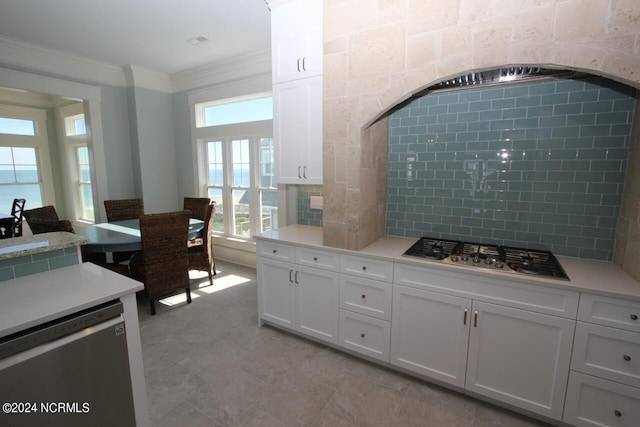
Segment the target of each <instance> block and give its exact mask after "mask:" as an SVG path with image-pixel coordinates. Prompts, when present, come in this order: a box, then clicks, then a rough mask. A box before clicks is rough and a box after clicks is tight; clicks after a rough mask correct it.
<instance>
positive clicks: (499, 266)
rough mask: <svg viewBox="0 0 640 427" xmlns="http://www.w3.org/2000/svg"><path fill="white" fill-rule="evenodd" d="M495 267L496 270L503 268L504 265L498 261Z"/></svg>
mask: <svg viewBox="0 0 640 427" xmlns="http://www.w3.org/2000/svg"><path fill="white" fill-rule="evenodd" d="M493 265H495V266H496V268H503V267H504V264H503V263H501V262H500V261H496V262H495V264H493Z"/></svg>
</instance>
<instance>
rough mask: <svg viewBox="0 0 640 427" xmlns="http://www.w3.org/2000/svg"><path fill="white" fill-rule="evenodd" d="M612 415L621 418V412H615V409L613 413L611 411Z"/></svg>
mask: <svg viewBox="0 0 640 427" xmlns="http://www.w3.org/2000/svg"><path fill="white" fill-rule="evenodd" d="M613 413H614V415H615V416H616V417H621V416H622V412H620V411H619V410H617V409H616V410H615V411H613Z"/></svg>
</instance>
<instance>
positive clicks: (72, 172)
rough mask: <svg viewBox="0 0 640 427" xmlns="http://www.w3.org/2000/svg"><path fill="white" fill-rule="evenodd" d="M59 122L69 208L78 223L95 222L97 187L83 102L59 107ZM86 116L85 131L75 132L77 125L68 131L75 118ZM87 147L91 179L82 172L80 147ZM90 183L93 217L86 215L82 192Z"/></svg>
mask: <svg viewBox="0 0 640 427" xmlns="http://www.w3.org/2000/svg"><path fill="white" fill-rule="evenodd" d="M58 114H59V123H60V124H61V131H60V132H59V135H61V138H62V140H63V141H64V143H63V144H62V145H63V147H62V149H63V151H64V158H65V159H66V165H65V169H66V177H67V178H66V184H65V188H66V189H67V193H68V194H69V197H68V203H69V205H68V208H71V210H72V212H73V221H74V223H77V224H94V223H95V221H96V219H95V218H96V212H95V187H94V185H93V182H92V181H91V179H92V177H93V172H92V166H93V165H92V164H91V149H90V147H89V139H88V137H89V135H88V134H87V132H86V117H85V114H84V105H83V103H82V102H74V103H72V104H69V105H66V106H63V107H59V108H58ZM81 116H82V117H83V118H85V133H83V134H78V133H76V132H75V125H74V130H73V132H68V128H67V126H69V125H72V124H73V123H72V122H73V119H77V118H79V117H81ZM81 147H82V148H86V149H87V154H88V157H89V176H90V180H89V181H83V180H82V173H81V171H80V161H79V158H78V149H79V148H81ZM87 184H88V185H89V186H90V187H91V196H92V200H91V206H92V208H93V218H88V217H85V216H84V213H85V209H84V207H83V203H82V201H83V198H84V197H83V194H82V186H83V185H87Z"/></svg>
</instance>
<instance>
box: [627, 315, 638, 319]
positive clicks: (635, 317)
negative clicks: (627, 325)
mask: <svg viewBox="0 0 640 427" xmlns="http://www.w3.org/2000/svg"><path fill="white" fill-rule="evenodd" d="M629 317H630V318H631V320H638V315H637V314H631V315H629Z"/></svg>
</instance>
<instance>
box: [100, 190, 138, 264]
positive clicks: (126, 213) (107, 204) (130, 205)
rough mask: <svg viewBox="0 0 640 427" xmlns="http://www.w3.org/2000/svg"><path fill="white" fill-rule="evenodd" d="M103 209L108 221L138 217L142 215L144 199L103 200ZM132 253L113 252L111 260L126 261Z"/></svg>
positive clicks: (116, 261)
mask: <svg viewBox="0 0 640 427" xmlns="http://www.w3.org/2000/svg"><path fill="white" fill-rule="evenodd" d="M104 209H105V211H106V212H107V221H108V222H113V221H124V220H126V219H138V218H140V217H141V216H142V215H144V199H120V200H105V201H104ZM134 253H135V252H114V253H113V262H114V263H115V264H119V263H121V262H123V261H128V260H129V258H131V256H132V255H133V254H134Z"/></svg>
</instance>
